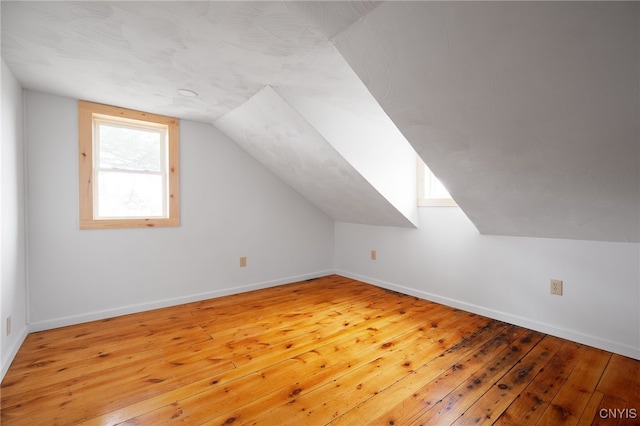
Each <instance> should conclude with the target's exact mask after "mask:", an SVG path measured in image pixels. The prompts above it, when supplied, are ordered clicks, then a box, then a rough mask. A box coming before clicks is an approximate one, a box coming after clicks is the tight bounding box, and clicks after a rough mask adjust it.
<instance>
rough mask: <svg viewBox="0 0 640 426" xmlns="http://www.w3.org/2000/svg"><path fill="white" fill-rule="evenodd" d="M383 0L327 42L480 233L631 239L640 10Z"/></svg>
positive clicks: (637, 178)
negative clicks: (360, 80)
mask: <svg viewBox="0 0 640 426" xmlns="http://www.w3.org/2000/svg"><path fill="white" fill-rule="evenodd" d="M639 6H640V4H638V3H630V2H629V3H619V2H604V3H597V2H495V3H486V2H460V3H459V2H446V3H439V2H401V3H396V2H389V3H384V4H382V5H380V6H379V7H378V8H376V9H375V10H373V11H372V12H371V13H369V14H368V15H366V16H365V17H364V18H363V19H361V20H360V21H358V22H356V23H355V24H354V25H352V26H351V27H349V28H348V29H347V30H346V31H344V32H342V33H340V34H338V35H337V36H336V37H335V38H334V39H333V41H334V43H335V45H336V47H337V48H338V50H340V52H341V53H342V54H343V56H344V57H345V58H346V59H347V61H348V62H349V64H350V65H351V67H352V68H353V69H354V71H355V72H356V73H357V74H358V75H359V76H360V78H361V79H362V81H363V82H364V84H365V85H366V86H367V87H368V88H369V90H370V91H371V93H372V94H373V95H374V97H375V98H376V99H377V100H378V101H379V102H380V104H381V105H382V107H383V108H384V109H385V111H386V112H387V114H388V115H389V116H390V118H391V119H392V120H393V121H394V123H395V124H396V125H397V126H398V128H399V129H400V130H401V131H402V132H403V134H404V135H405V137H406V138H407V139H408V140H409V142H410V143H411V144H412V145H413V147H414V148H415V149H416V151H417V152H418V153H419V154H420V155H421V156H422V158H423V159H424V160H425V161H426V162H427V164H428V165H429V167H430V168H431V169H432V170H433V171H434V173H435V174H436V175H437V176H438V177H439V178H440V180H442V181H443V182H444V183H445V185H446V186H447V188H448V189H449V192H450V193H451V194H452V196H453V197H454V198H455V199H456V201H457V202H458V204H459V205H460V206H461V208H462V209H463V210H464V211H465V213H466V214H467V216H469V218H470V219H471V220H472V221H473V222H474V224H475V225H476V227H477V228H478V229H479V230H480V232H481V233H484V234H498V235H516V236H518V235H522V236H533V237H556V238H568V239H591V240H612V241H639V240H640V130H639V124H638V123H639V120H640V107H639V102H640V66H639V55H640V38H639V37H640V35H639V31H640V13H639Z"/></svg>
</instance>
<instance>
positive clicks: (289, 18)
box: [2, 1, 640, 241]
mask: <svg viewBox="0 0 640 426" xmlns="http://www.w3.org/2000/svg"><path fill="white" fill-rule="evenodd" d="M639 28H640V13H639V5H638V3H618V2H604V3H598V2H585V3H583V2H385V3H381V4H380V3H378V2H349V1H341V2H322V1H319V2H306V1H300V2H293V1H291V2H239V1H236V2H204V1H201V2H10V1H3V2H2V57H3V59H4V60H5V62H6V63H7V64H8V66H9V67H10V68H11V70H12V71H13V72H14V74H15V75H16V77H17V78H18V80H19V81H20V83H21V84H22V85H23V86H24V87H25V88H28V89H33V90H40V91H44V92H49V93H53V94H59V95H62V96H67V97H72V98H78V99H87V100H91V101H95V102H102V103H107V104H116V105H120V106H123V107H128V108H134V109H142V110H147V111H150V112H155V113H160V114H168V115H174V116H177V117H180V118H185V119H191V120H197V121H203V122H208V123H216V125H218V126H219V127H221V128H222V127H224V130H225V131H226V132H227V133H228V134H229V135H233V136H232V137H233V138H234V139H236V142H238V143H239V144H241V145H243V146H245V148H246V149H247V150H248V151H249V152H250V153H251V154H252V155H254V156H255V157H256V158H257V159H258V160H259V161H262V162H263V164H265V165H266V166H267V167H270V168H271V169H272V170H273V171H274V172H275V173H276V174H278V175H279V176H281V177H282V178H283V180H285V182H287V183H289V184H290V185H291V186H292V187H294V188H296V189H297V190H298V191H299V192H300V193H301V194H302V195H304V196H305V197H307V198H308V199H310V200H312V201H313V202H314V203H315V204H316V205H317V206H318V207H319V208H320V209H321V210H324V211H326V212H328V213H329V214H330V215H331V216H332V217H334V218H335V219H337V220H348V221H354V222H362V223H364V222H366V223H372V224H376V225H393V226H398V225H401V226H411V224H415V217H416V212H415V205H414V202H415V201H414V195H413V194H414V192H413V188H414V186H413V185H414V184H415V182H414V179H413V178H412V177H411V173H410V172H411V167H413V164H412V165H410V166H408V165H407V162H406V158H407V157H408V156H410V155H409V154H412V152H413V151H412V149H413V148H415V150H416V151H418V152H419V153H420V154H421V156H422V157H423V159H424V160H425V161H426V162H427V163H428V164H429V166H430V168H431V169H432V170H434V172H435V173H436V175H438V177H440V178H441V180H442V181H444V182H445V184H446V185H447V187H448V189H449V190H450V192H451V193H452V194H453V196H454V198H455V199H456V201H458V204H459V205H460V206H461V207H462V209H463V210H464V211H465V213H466V214H467V216H469V218H470V219H471V220H472V221H473V222H474V224H475V225H476V226H477V228H478V229H479V230H480V231H481V232H482V233H486V234H500V235H523V236H534V237H555V238H576V239H592V240H609V241H638V240H640V145H639V144H640V137H639V136H640V130H639V124H638V121H639V116H640V106H639V103H640V66H639V56H640V34H639ZM354 71H355V73H354ZM363 83H364V84H363ZM267 86H268V87H271V88H272V89H269V88H267V89H265V87H267ZM180 88H185V89H191V90H194V91H196V92H198V93H199V95H200V96H199V97H197V98H184V97H181V96H179V95H178V94H177V92H176V90H177V89H180ZM245 103H246V106H245V105H244V104H245ZM266 105H271V107H273V109H274V111H278V113H279V114H281V115H280V116H277V117H276V116H274V115H273V114H274V111H271V112H270V113H268V112H267V111H263V109H264V108H265V106H266ZM252 109H255V111H256V113H258V112H259V118H260V119H261V120H263V122H262V123H259V122H258V121H256V120H257V118H258V117H250V116H249V114H248V113H247V111H249V110H252ZM252 111H253V110H252ZM269 119H271V120H273V121H274V122H277V123H278V128H277V129H276V128H273V129H271V131H270V132H269V138H268V139H269V140H268V142H265V143H268V144H271V150H270V151H269V152H267V151H265V150H264V149H262V148H261V147H259V146H258V145H256V144H255V141H256V136H255V134H254V133H252V132H254V131H255V126H258V125H260V124H261V125H263V126H264V125H267V124H268V123H267V122H266V120H269ZM302 123H305V124H304V125H303V124H302ZM287 126H288V127H289V128H290V129H291V132H290V133H291V134H294V135H298V136H296V137H288V138H285V137H282V135H283V134H286V133H287V130H286V127H287ZM396 126H397V127H396ZM294 129H298V130H299V129H303V130H300V132H299V133H296V132H297V131H298V130H295V131H293V130H294ZM400 132H401V133H400ZM252 135H253V136H252ZM300 135H304V137H302V136H300ZM405 138H406V140H408V143H410V144H411V146H412V147H413V148H411V146H408V143H407V141H406V140H405ZM265 139H266V138H265ZM306 140H308V141H309V142H308V143H303V142H305V141H306ZM321 145H324V146H323V147H322V148H320V146H321ZM394 145H395V146H397V148H398V149H397V151H395V152H391V151H389V150H390V149H391V148H390V147H391V146H394ZM321 153H322V154H321ZM338 154H339V155H338ZM279 155H282V157H283V158H281V159H280V160H278V158H277V157H278V156H279ZM313 155H319V156H321V158H324V159H325V160H326V161H328V162H330V163H331V164H332V167H334V169H332V170H331V171H330V172H328V173H329V175H331V173H333V172H335V173H334V174H333V175H331V178H330V179H329V178H327V179H328V181H327V182H325V184H322V186H321V190H322V191H323V192H325V196H324V198H323V197H320V198H318V197H317V195H316V194H315V191H318V190H320V188H318V186H317V182H314V180H313V179H309V178H307V179H303V178H301V175H302V174H303V173H302V172H303V170H302V169H300V168H299V167H297V166H296V162H295V161H293V159H295V158H296V156H297V158H299V159H302V158H306V160H305V161H307V162H310V161H311V157H312V156H313ZM340 157H341V158H340ZM385 157H386V159H385ZM339 158H340V159H339ZM329 159H331V160H329ZM385 160H386V161H385ZM315 167H317V168H316V169H313V170H311V169H309V170H307V173H309V176H314V173H316V172H319V169H321V168H322V164H321V163H318V162H316V163H315ZM403 168H404V172H405V173H406V174H403V173H402V172H401V170H402V169H403ZM376 170H377V171H376ZM340 175H344V176H345V179H346V181H347V182H349V184H348V185H347V184H345V185H342V184H341V183H340V180H339V179H337V176H340ZM358 175H359V176H360V177H359V178H358V177H357V176H358ZM319 176H321V175H318V176H316V177H319ZM322 179H324V178H322ZM329 181H330V182H332V183H331V184H328V182H329ZM403 183H405V185H403ZM347 188H349V190H348V191H346V189H347ZM401 188H405V189H406V188H409V189H408V190H407V192H406V193H407V194H409V195H408V196H405V193H404V192H402V191H401ZM412 192H413V193H412ZM340 194H341V195H340ZM363 194H378V195H375V196H374V195H372V196H370V197H369V196H366V197H364V199H363V203H364V204H363V205H361V206H360V208H359V209H360V210H357V211H358V212H359V213H358V215H355V216H350V215H351V212H349V211H348V210H349V209H351V208H352V206H353V204H352V203H351V202H350V200H351V201H353V200H354V199H358V197H360V196H361V195H363ZM394 194H396V197H395V198H394V196H393V195H394ZM380 195H382V196H380ZM332 197H335V198H334V199H332ZM354 197H355V198H354ZM390 205H391V206H393V208H392V209H391V210H392V211H393V209H395V212H393V213H389V214H388V211H387V209H388V208H389V206H390ZM366 212H368V213H366ZM356 216H357V217H356ZM407 224H408V225H407Z"/></svg>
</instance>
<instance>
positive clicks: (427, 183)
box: [417, 157, 458, 207]
mask: <svg viewBox="0 0 640 426" xmlns="http://www.w3.org/2000/svg"><path fill="white" fill-rule="evenodd" d="M417 170H418V206H438V207H455V206H457V205H458V204H456V202H455V201H454V199H453V198H451V195H449V191H447V189H446V188H445V187H444V185H442V183H440V181H439V180H438V178H436V176H435V175H434V174H433V173H432V172H431V170H429V168H428V167H427V165H426V164H425V163H424V161H422V159H421V158H420V157H418V167H417Z"/></svg>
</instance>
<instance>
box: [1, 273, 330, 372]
mask: <svg viewBox="0 0 640 426" xmlns="http://www.w3.org/2000/svg"><path fill="white" fill-rule="evenodd" d="M334 273H335V271H333V270H330V271H319V272H313V273H310V274H304V275H297V276H292V277H286V278H280V279H277V280H271V281H264V282H259V283H253V284H247V285H243V286H239V287H227V288H224V289H218V290H213V291H208V292H205V293H198V294H191V295H187V296H180V297H175V298H171V299H162V300H155V301H152V302H145V303H139V304H134V305H128V306H123V307H118V308H113V309H105V310H101V311H95V312H87V313H84V314H80V315H71V316H67V317H60V318H54V319H50V320H45V321H39V322H34V323H31V324H29V332H30V333H34V332H37V331H43V330H50V329H52V328H58V327H65V326H68V325H75V324H81V323H84V322H89V321H97V320H102V319H106V318H113V317H118V316H121V315H128V314H134V313H138V312H144V311H150V310H152V309H160V308H166V307H169V306H175V305H181V304H183V303H190V302H197V301H200V300H206V299H213V298H215V297H221V296H228V295H231V294H237V293H244V292H247V291H252V290H259V289H263V288H269V287H275V286H278V285H282V284H289V283H294V282H298V281H304V280H309V279H313V278H319V277H323V276H326V275H331V274H334ZM3 365H4V364H3Z"/></svg>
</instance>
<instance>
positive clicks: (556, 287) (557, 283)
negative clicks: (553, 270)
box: [551, 279, 562, 296]
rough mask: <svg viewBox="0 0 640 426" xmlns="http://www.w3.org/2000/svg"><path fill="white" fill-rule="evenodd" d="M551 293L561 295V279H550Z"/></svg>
mask: <svg viewBox="0 0 640 426" xmlns="http://www.w3.org/2000/svg"><path fill="white" fill-rule="evenodd" d="M551 294H555V295H557V296H562V280H554V279H552V280H551Z"/></svg>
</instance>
